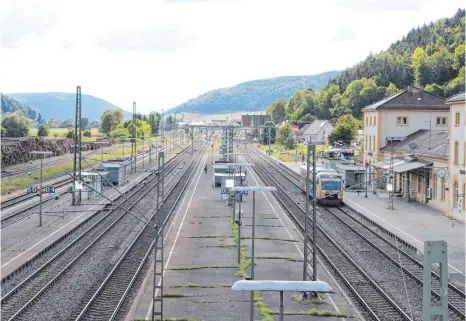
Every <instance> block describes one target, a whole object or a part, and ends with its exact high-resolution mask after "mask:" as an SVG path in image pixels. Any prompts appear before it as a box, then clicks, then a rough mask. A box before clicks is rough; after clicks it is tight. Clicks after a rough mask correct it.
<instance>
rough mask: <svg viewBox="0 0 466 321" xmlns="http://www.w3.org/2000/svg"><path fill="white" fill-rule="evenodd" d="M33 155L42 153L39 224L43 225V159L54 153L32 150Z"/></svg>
mask: <svg viewBox="0 0 466 321" xmlns="http://www.w3.org/2000/svg"><path fill="white" fill-rule="evenodd" d="M30 154H31V155H42V157H41V158H40V187H39V226H42V160H43V159H44V157H45V156H47V155H48V156H50V155H53V153H52V152H45V151H37V150H35V151H32V152H31V153H30Z"/></svg>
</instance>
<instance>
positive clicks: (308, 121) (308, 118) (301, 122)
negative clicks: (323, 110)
mask: <svg viewBox="0 0 466 321" xmlns="http://www.w3.org/2000/svg"><path fill="white" fill-rule="evenodd" d="M316 119H317V117H316V116H314V115H311V114H306V115H304V116H303V117H301V118H300V119H299V120H298V121H297V125H298V126H299V127H303V126H304V125H306V124H311V123H312V122H313V121H314V120H316Z"/></svg>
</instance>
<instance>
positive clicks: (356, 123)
mask: <svg viewBox="0 0 466 321" xmlns="http://www.w3.org/2000/svg"><path fill="white" fill-rule="evenodd" d="M362 125H363V122H362V120H359V119H357V118H354V117H353V116H352V115H349V114H348V115H343V116H341V117H340V118H338V120H337V122H336V124H335V127H334V128H333V130H332V132H331V133H330V134H329V135H328V140H329V141H328V143H329V144H330V145H333V144H335V143H336V142H337V141H342V142H343V143H345V144H347V145H349V144H350V143H351V141H353V140H354V138H355V137H356V135H357V133H358V130H359V129H361V128H362Z"/></svg>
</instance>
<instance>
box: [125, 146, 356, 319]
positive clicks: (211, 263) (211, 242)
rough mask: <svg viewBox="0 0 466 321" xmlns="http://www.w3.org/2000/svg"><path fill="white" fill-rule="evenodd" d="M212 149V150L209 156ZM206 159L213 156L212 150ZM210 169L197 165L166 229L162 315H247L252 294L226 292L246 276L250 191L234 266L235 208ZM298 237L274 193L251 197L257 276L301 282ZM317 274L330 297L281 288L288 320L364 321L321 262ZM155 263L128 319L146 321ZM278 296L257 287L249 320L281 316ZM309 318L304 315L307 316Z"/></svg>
mask: <svg viewBox="0 0 466 321" xmlns="http://www.w3.org/2000/svg"><path fill="white" fill-rule="evenodd" d="M207 154H210V153H207ZM209 156H210V155H209ZM205 163H207V164H209V165H208V171H207V174H205V173H204V171H203V168H202V167H201V168H199V169H198V173H196V175H195V176H194V178H193V180H192V182H191V183H190V184H191V185H190V186H189V188H188V191H189V192H188V193H187V194H186V195H185V196H184V199H183V200H182V202H181V205H180V207H179V209H178V211H177V213H176V215H175V216H174V218H173V221H172V223H171V224H170V227H169V228H167V230H166V233H165V241H164V242H165V243H164V246H165V251H164V254H165V255H164V264H165V266H164V273H165V274H164V290H163V291H164V299H163V300H164V301H163V303H164V308H163V311H164V315H163V318H164V319H170V318H173V319H174V320H175V319H176V320H178V319H180V320H181V319H183V320H184V319H186V320H198V321H200V320H205V321H214V320H215V321H222V320H225V321H227V320H228V321H230V320H249V311H250V310H249V309H250V303H249V298H250V294H249V293H248V292H238V291H233V290H231V286H232V285H233V283H234V282H235V281H237V280H240V279H243V278H244V277H246V276H247V275H249V273H250V272H249V266H248V260H249V259H250V253H251V246H250V245H251V239H250V238H251V231H252V229H251V224H252V193H250V195H249V196H244V197H243V203H242V210H243V215H244V216H243V219H242V221H243V226H242V229H241V237H242V239H241V242H242V245H243V246H244V250H243V251H244V252H243V253H242V255H241V263H240V264H238V248H237V245H236V238H235V236H236V235H237V234H236V230H235V228H234V226H236V225H233V224H234V223H233V220H232V208H231V207H228V206H227V201H225V200H221V198H220V188H214V187H212V167H211V165H210V164H211V161H210V159H205ZM248 183H249V185H250V186H257V185H263V184H261V183H260V182H259V181H258V178H257V176H256V175H255V173H254V171H253V170H250V171H248ZM302 249H303V244H302V238H301V236H300V234H299V232H298V230H297V229H296V228H295V227H294V225H293V223H292V222H291V220H290V219H289V218H288V217H287V216H286V214H285V213H284V212H283V211H282V209H281V208H280V206H279V204H278V202H276V200H274V199H273V197H272V195H267V194H263V193H257V194H256V241H255V252H256V254H255V258H256V275H255V279H256V280H274V279H276V280H302V274H303V255H302ZM318 269H319V271H318V276H319V279H320V280H322V281H326V282H328V283H329V284H330V285H331V286H332V288H333V290H334V291H335V294H332V295H330V296H326V295H325V296H322V297H321V298H320V299H319V300H318V301H314V302H312V303H309V302H305V303H306V304H304V302H299V301H300V300H299V299H300V297H301V294H300V293H296V294H292V293H286V294H285V296H284V302H285V304H284V306H285V311H286V313H287V316H286V319H287V320H303V318H304V317H303V315H309V316H308V317H309V318H310V315H315V316H313V317H312V318H313V320H324V319H328V317H324V316H319V314H321V315H323V314H330V315H333V316H336V317H335V319H338V320H344V319H346V317H343V316H348V317H351V318H352V320H362V318H361V316H360V314H359V313H358V312H357V311H355V309H354V308H353V306H352V305H351V303H350V302H349V300H348V299H347V298H346V296H345V294H344V293H343V291H342V290H341V289H340V288H339V286H338V284H336V283H335V282H334V280H333V278H331V277H330V276H329V275H327V273H326V272H325V270H323V267H322V266H321V265H320V264H319V266H318ZM152 274H153V266H152V268H151V269H150V270H149V272H148V273H147V276H146V278H145V280H144V281H143V284H142V286H141V287H140V289H139V292H138V293H137V295H136V299H135V301H134V302H133V305H132V307H131V310H130V313H129V314H128V315H127V318H126V320H127V321H130V320H150V319H151V311H152V310H151V309H152V283H153V278H152ZM278 309H279V298H278V294H276V293H272V292H262V293H261V294H260V296H258V297H257V298H256V302H255V309H254V320H278ZM306 318H307V317H306Z"/></svg>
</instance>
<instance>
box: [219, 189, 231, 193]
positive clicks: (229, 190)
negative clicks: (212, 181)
mask: <svg viewBox="0 0 466 321" xmlns="http://www.w3.org/2000/svg"><path fill="white" fill-rule="evenodd" d="M230 193H231V187H222V188H221V189H220V194H230Z"/></svg>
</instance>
